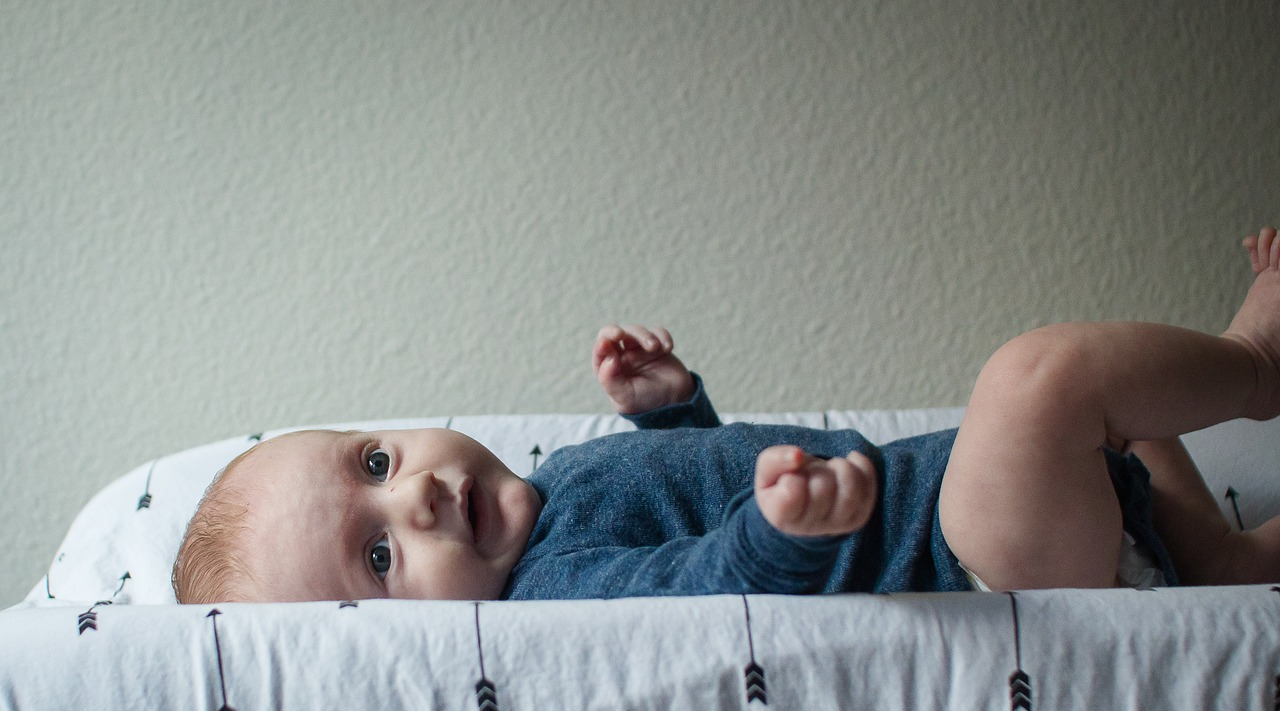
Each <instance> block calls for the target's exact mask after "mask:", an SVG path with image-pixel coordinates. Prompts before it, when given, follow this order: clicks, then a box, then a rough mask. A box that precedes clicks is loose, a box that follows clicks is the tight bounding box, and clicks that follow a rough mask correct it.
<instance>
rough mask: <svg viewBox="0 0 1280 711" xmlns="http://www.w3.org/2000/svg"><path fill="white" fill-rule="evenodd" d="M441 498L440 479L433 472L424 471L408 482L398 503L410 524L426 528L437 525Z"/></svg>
mask: <svg viewBox="0 0 1280 711" xmlns="http://www.w3.org/2000/svg"><path fill="white" fill-rule="evenodd" d="M439 498H440V481H439V480H438V479H436V475H435V474H433V473H432V472H422V473H421V474H418V475H417V476H415V477H413V479H412V480H411V481H409V482H406V484H405V490H404V491H403V492H402V495H401V496H400V497H399V498H398V501H397V503H398V504H399V508H400V511H401V512H402V515H403V516H404V518H405V519H406V522H407V523H408V524H409V525H410V526H412V527H414V528H422V529H426V528H431V527H432V526H435V525H436V506H437V504H438V500H439Z"/></svg>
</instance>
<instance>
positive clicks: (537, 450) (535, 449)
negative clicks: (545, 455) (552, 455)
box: [529, 444, 542, 471]
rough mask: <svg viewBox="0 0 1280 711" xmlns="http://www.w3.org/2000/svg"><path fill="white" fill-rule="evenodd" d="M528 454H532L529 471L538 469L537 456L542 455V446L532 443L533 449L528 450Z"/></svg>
mask: <svg viewBox="0 0 1280 711" xmlns="http://www.w3.org/2000/svg"><path fill="white" fill-rule="evenodd" d="M529 454H531V455H533V469H531V470H530V471H538V457H541V456H542V447H540V446H538V445H536V444H535V445H533V449H532V450H530V452H529Z"/></svg>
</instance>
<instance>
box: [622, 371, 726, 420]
mask: <svg viewBox="0 0 1280 711" xmlns="http://www.w3.org/2000/svg"><path fill="white" fill-rule="evenodd" d="M691 375H693V384H694V390H693V396H692V397H690V398H689V400H688V401H687V402H677V403H672V404H670V405H665V406H663V407H660V408H658V409H656V410H649V411H648V412H641V413H637V414H634V415H623V417H624V418H626V419H627V420H628V421H630V422H631V423H633V424H635V426H636V427H637V428H638V429H642V430H671V429H675V428H677V427H704V428H705V427H719V426H720V416H719V415H717V414H716V410H715V408H714V407H712V405H711V398H709V397H707V391H706V388H704V387H703V385H702V377H701V376H699V375H698V374H697V373H691Z"/></svg>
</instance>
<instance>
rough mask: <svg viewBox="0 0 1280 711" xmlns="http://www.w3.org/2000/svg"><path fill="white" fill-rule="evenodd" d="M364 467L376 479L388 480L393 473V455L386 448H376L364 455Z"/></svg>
mask: <svg viewBox="0 0 1280 711" xmlns="http://www.w3.org/2000/svg"><path fill="white" fill-rule="evenodd" d="M364 468H365V471H367V472H369V476H371V477H373V478H374V479H377V480H378V481H386V480H387V475H388V474H389V473H391V455H390V454H387V451H386V450H385V449H375V450H373V451H372V452H369V453H368V454H366V455H365V456H364Z"/></svg>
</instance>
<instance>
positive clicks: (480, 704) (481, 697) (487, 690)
mask: <svg viewBox="0 0 1280 711" xmlns="http://www.w3.org/2000/svg"><path fill="white" fill-rule="evenodd" d="M475 608H476V655H477V656H478V657H479V658H480V681H477V682H476V708H477V709H479V711H500V708H499V706H498V689H497V687H496V686H494V683H493V682H492V681H489V678H488V677H487V676H485V673H484V645H483V644H482V643H481V642H480V603H478V602H477V603H475Z"/></svg>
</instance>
